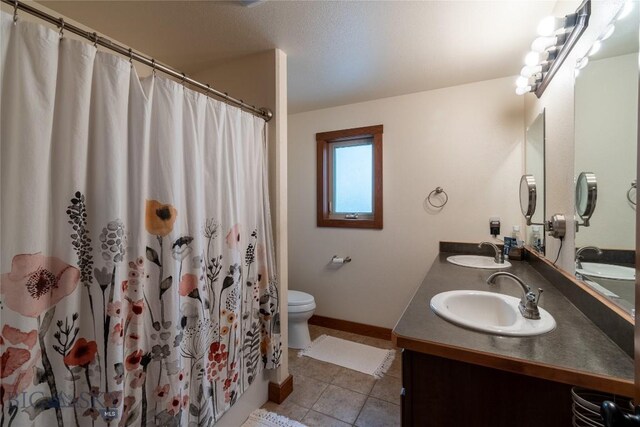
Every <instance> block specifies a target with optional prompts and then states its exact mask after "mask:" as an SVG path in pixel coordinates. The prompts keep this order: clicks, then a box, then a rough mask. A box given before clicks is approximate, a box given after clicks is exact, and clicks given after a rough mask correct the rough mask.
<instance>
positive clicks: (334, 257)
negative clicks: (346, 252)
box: [331, 255, 351, 264]
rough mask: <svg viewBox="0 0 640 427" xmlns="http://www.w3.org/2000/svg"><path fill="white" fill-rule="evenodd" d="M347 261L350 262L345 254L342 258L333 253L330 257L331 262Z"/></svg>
mask: <svg viewBox="0 0 640 427" xmlns="http://www.w3.org/2000/svg"><path fill="white" fill-rule="evenodd" d="M348 262H351V257H350V256H347V257H344V258H340V257H339V256H338V255H334V256H333V257H332V258H331V264H346V263H348Z"/></svg>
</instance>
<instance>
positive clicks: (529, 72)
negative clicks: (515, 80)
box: [520, 65, 542, 79]
mask: <svg viewBox="0 0 640 427" xmlns="http://www.w3.org/2000/svg"><path fill="white" fill-rule="evenodd" d="M540 72H542V67H541V66H540V65H525V66H524V67H522V70H521V71H520V75H521V76H523V77H526V78H527V79H528V78H529V77H531V76H533V75H534V74H536V73H540Z"/></svg>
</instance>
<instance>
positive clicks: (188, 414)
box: [0, 13, 281, 427]
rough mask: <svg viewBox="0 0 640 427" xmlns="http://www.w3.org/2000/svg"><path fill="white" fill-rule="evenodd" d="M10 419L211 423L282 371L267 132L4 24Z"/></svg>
mask: <svg viewBox="0 0 640 427" xmlns="http://www.w3.org/2000/svg"><path fill="white" fill-rule="evenodd" d="M0 22H1V34H0V36H1V37H0V43H1V45H0V47H1V48H2V57H1V64H0V73H2V74H1V76H0V81H1V89H0V90H1V92H0V97H1V100H2V110H1V121H0V135H1V146H0V147H1V150H0V165H1V169H0V189H1V196H2V199H1V202H2V204H1V207H0V223H1V227H0V232H1V235H0V237H1V243H2V246H1V253H0V271H1V276H0V281H1V288H0V308H1V311H0V313H1V316H2V319H1V320H2V322H1V329H0V353H1V356H0V369H1V371H0V385H1V387H0V402H1V404H2V425H4V426H11V425H13V426H25V425H36V426H47V427H49V426H56V425H57V426H63V425H65V426H92V427H93V426H103V425H107V426H114V427H115V426H129V425H133V426H138V425H142V426H148V425H149V426H150V425H153V426H156V425H175V426H177V425H182V426H209V425H212V424H214V423H215V422H216V421H217V420H219V418H220V416H221V415H222V414H223V413H224V412H225V411H226V410H227V409H228V408H229V407H230V406H231V405H233V404H234V402H236V401H237V399H238V398H239V396H241V395H242V393H243V392H244V391H245V390H246V389H247V388H248V387H249V386H250V385H251V384H252V382H253V381H254V380H256V378H259V377H261V376H262V375H263V369H265V368H267V369H268V368H273V367H276V366H278V365H279V363H280V356H281V343H280V341H279V336H280V330H279V328H280V325H279V312H278V306H279V304H278V284H277V278H276V274H275V269H274V259H273V249H272V236H271V229H270V217H269V205H268V195H267V182H266V160H265V156H266V153H265V150H266V147H265V127H266V125H265V123H264V121H263V120H261V119H259V118H256V117H254V116H252V115H250V114H248V113H246V112H242V111H240V110H239V109H237V108H234V107H230V106H228V105H225V104H223V103H220V102H217V101H215V100H212V99H209V98H207V97H206V96H204V95H202V94H198V93H196V92H194V91H191V90H188V89H185V88H184V87H183V86H182V85H180V84H178V83H175V82H172V81H170V80H166V79H163V78H159V77H155V76H152V77H150V78H147V79H144V80H140V79H139V78H138V76H137V75H136V72H135V70H134V69H133V67H132V66H131V64H130V63H129V62H128V61H127V60H126V59H123V58H119V57H116V56H114V55H111V54H108V53H104V52H97V51H96V49H95V48H94V47H93V46H92V45H91V44H90V43H84V42H80V41H76V40H71V39H67V38H63V39H60V38H59V34H58V32H57V31H54V30H51V29H47V28H45V27H43V26H42V25H39V24H36V23H29V22H24V21H21V20H18V22H17V24H15V25H14V23H13V22H12V17H11V16H10V15H7V14H6V13H2V14H1V21H0Z"/></svg>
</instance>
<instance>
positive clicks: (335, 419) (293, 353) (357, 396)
mask: <svg viewBox="0 0 640 427" xmlns="http://www.w3.org/2000/svg"><path fill="white" fill-rule="evenodd" d="M309 332H310V333H311V339H315V338H317V337H318V336H320V335H322V334H326V335H331V336H334V337H337V338H343V339H346V340H351V341H356V342H360V343H363V344H367V345H371V346H374V347H378V348H393V344H392V343H391V341H385V340H381V339H376V338H370V337H365V336H362V335H356V334H352V333H349V332H342V331H336V330H334V329H328V328H323V327H320V326H315V325H309ZM289 371H290V372H291V374H292V375H293V393H291V395H290V396H289V397H288V398H287V400H285V401H284V402H282V403H281V404H280V405H277V404H275V403H273V402H267V403H266V404H265V405H264V406H263V408H265V409H267V410H268V411H272V412H276V413H278V414H280V415H284V416H286V417H289V418H291V419H293V420H297V421H300V422H301V423H303V424H306V425H307V426H309V427H314V426H322V427H345V426H357V427H378V426H380V427H393V426H399V425H400V389H401V387H402V386H401V381H400V372H401V358H400V353H399V352H398V353H396V358H395V359H394V361H393V364H392V365H391V368H390V369H389V371H388V372H387V373H386V374H385V376H384V377H383V378H382V379H379V380H376V379H375V378H373V377H372V376H371V375H366V374H363V373H360V372H357V371H352V370H351V369H347V368H343V367H341V366H337V365H333V364H331V363H326V362H321V361H319V360H315V359H312V358H310V357H298V351H297V350H293V349H289Z"/></svg>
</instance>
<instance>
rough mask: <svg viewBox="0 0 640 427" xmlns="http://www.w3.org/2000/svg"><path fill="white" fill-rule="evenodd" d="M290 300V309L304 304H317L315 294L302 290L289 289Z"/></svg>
mask: <svg viewBox="0 0 640 427" xmlns="http://www.w3.org/2000/svg"><path fill="white" fill-rule="evenodd" d="M288 296H289V301H288V306H289V311H291V308H292V307H296V308H298V307H300V306H303V305H311V304H313V305H315V300H314V299H313V295H310V294H308V293H306V292H300V291H289V294H288ZM296 311H297V312H300V311H304V310H296Z"/></svg>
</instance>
